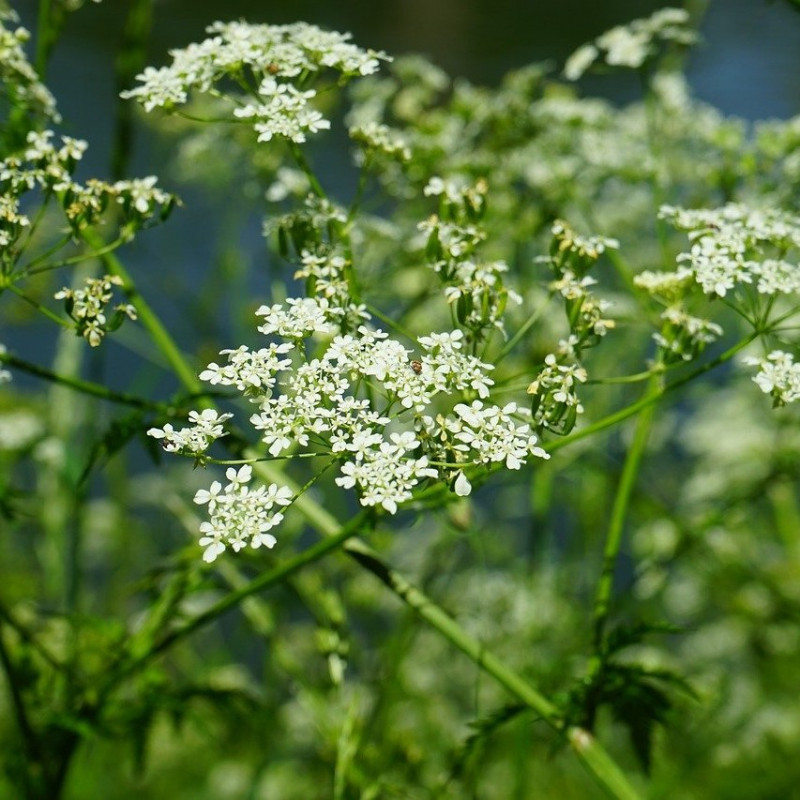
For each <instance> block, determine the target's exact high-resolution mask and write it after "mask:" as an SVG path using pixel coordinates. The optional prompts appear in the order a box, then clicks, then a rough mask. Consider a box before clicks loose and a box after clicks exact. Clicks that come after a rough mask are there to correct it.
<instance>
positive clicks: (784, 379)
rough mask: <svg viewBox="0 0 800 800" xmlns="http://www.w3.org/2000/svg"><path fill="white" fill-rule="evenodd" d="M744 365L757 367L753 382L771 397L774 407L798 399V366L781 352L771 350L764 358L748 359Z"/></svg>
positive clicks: (788, 354) (792, 359)
mask: <svg viewBox="0 0 800 800" xmlns="http://www.w3.org/2000/svg"><path fill="white" fill-rule="evenodd" d="M744 363H745V364H748V365H750V366H756V367H758V368H759V369H758V373H757V374H756V375H755V377H754V378H753V382H754V383H755V384H756V385H757V386H758V388H759V389H761V391H762V392H764V394H768V395H770V396H771V397H772V402H773V405H774V406H775V407H779V406H784V405H787V404H788V403H794V402H795V401H796V400H797V399H798V398H800V364H797V363H795V360H794V356H792V354H791V353H786V352H784V351H783V350H773V351H772V352H771V353H770V354H769V355H768V356H767V357H766V358H755V357H748V358H745V359H744Z"/></svg>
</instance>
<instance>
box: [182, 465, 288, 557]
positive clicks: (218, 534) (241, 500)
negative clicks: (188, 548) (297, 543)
mask: <svg viewBox="0 0 800 800" xmlns="http://www.w3.org/2000/svg"><path fill="white" fill-rule="evenodd" d="M252 475H253V468H252V467H251V466H250V465H248V464H246V465H245V466H243V467H241V468H240V469H239V470H235V469H233V468H231V469H228V470H227V471H226V472H225V477H226V478H227V479H228V483H227V485H226V486H225V488H224V489H223V487H222V484H221V483H220V482H219V481H214V482H213V483H212V484H211V486H210V487H209V488H208V489H201V490H200V491H198V492H197V494H195V496H194V502H195V503H197V504H198V505H204V506H206V507H207V509H208V514H209V517H210V519H209V520H208V521H206V522H202V523H201V524H200V534H201V537H200V546H201V547H204V548H205V550H204V552H203V560H204V561H206V562H208V563H210V562H212V561H214V559H216V557H217V556H218V555H220V554H221V553H224V552H225V549H226V548H227V547H231V548H232V549H233V551H234V552H238V551H239V550H241V549H243V548H244V547H247V546H248V545H249V546H250V547H252V548H253V549H257V548H259V547H262V546H264V547H269V548H271V547H274V546H275V544H276V542H277V540H276V539H275V537H274V536H273V535H272V534H271V533H269V531H270V530H271V529H272V528H274V527H275V526H276V525H278V524H280V522H281V521H282V520H283V514H282V513H281V512H280V511H276V510H275V509H276V508H280V507H284V506H288V505H290V504H291V502H292V492H291V490H290V489H288V488H287V487H285V486H278V485H277V484H275V483H272V484H270V485H269V486H257V487H256V488H254V489H251V487H250V486H248V484H249V482H250V480H251V478H252Z"/></svg>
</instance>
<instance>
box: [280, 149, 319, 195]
mask: <svg viewBox="0 0 800 800" xmlns="http://www.w3.org/2000/svg"><path fill="white" fill-rule="evenodd" d="M288 145H289V152H290V153H291V154H292V158H294V160H295V162H296V163H297V166H298V167H300V169H301V170H302V171H303V173H304V174H305V176H306V178H308V183H309V185H310V186H311V190H312V191H313V192H314V194H315V195H316V196H317V197H322V198H323V199H324V198H326V197H327V195H326V194H325V190H324V189H323V188H322V184H321V183H320V182H319V181H318V180H317V176H316V175H315V174H314V170H313V169H311V165H310V164H309V163H308V161H307V159H306V157H305V155H304V154H303V150H302V148H301V147H299V146H298V145H297V144H296V143H295V142H291V141H290V142H288Z"/></svg>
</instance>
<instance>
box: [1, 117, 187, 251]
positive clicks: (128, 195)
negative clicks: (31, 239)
mask: <svg viewBox="0 0 800 800" xmlns="http://www.w3.org/2000/svg"><path fill="white" fill-rule="evenodd" d="M54 137H55V134H54V133H53V132H52V131H49V130H45V131H31V132H30V133H28V135H27V139H26V144H25V148H24V149H23V150H22V152H21V153H20V154H19V155H12V156H9V157H7V158H5V159H3V160H2V161H0V243H2V244H3V245H4V246H5V247H9V246H10V245H12V244H13V243H14V242H16V241H17V240H18V238H19V236H20V235H21V233H22V231H23V230H24V229H25V228H27V227H28V226H29V225H30V220H29V219H28V217H27V216H25V215H24V214H20V213H19V205H20V198H21V197H22V196H23V195H24V194H26V193H27V192H29V191H32V190H34V189H37V188H38V189H39V190H40V191H42V192H43V193H45V194H46V195H47V196H54V197H55V198H56V199H57V200H58V202H59V203H60V205H61V207H62V210H63V212H64V214H65V216H66V218H67V221H68V223H69V225H70V227H71V228H72V230H73V231H74V232H76V233H77V232H78V231H80V230H81V229H83V228H84V227H86V226H87V225H92V224H95V223H96V222H97V221H98V220H99V217H100V215H101V214H102V213H103V212H104V211H105V210H106V209H107V208H108V205H109V203H110V202H112V201H114V202H116V203H117V204H118V205H119V206H120V207H121V209H122V211H123V213H124V215H125V221H126V223H128V224H129V225H132V226H133V227H141V226H142V225H144V224H145V223H146V222H147V221H149V220H150V219H151V218H153V217H154V216H156V214H159V215H160V216H161V217H162V218H163V217H165V216H166V215H167V214H168V213H169V211H170V210H171V208H172V206H173V204H174V203H175V198H174V197H173V196H172V195H170V194H167V193H166V192H164V191H162V190H161V189H159V188H158V187H157V186H156V185H155V184H156V178H154V177H152V176H151V177H148V178H143V179H134V180H126V181H117V182H116V183H114V184H109V183H106V182H105V181H99V180H95V179H91V178H90V179H89V180H88V181H86V184H85V185H84V184H80V183H78V182H77V181H75V180H74V179H73V178H72V173H73V172H74V171H75V168H76V166H77V164H78V162H79V161H80V160H81V158H82V157H83V154H84V152H85V151H86V147H87V145H86V142H84V141H81V140H79V139H73V138H71V137H69V136H62V137H60V139H61V141H60V144H58V145H57V144H56V143H55V141H54ZM11 255H12V253H10V252H7V253H6V255H5V256H4V257H10V256H11Z"/></svg>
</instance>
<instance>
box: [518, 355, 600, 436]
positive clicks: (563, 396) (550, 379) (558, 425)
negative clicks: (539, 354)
mask: <svg viewBox="0 0 800 800" xmlns="http://www.w3.org/2000/svg"><path fill="white" fill-rule="evenodd" d="M588 377H589V376H588V374H587V372H586V370H585V369H584V368H583V367H581V366H580V365H579V364H577V363H569V364H560V363H559V362H558V355H557V354H556V353H549V354H548V355H547V356H546V357H545V360H544V367H543V368H542V370H541V371H540V372H539V374H538V375H537V376H536V380H534V381H533V382H532V383H531V384H530V386H528V394H529V395H531V396H532V406H531V412H532V414H533V421H534V425H535V426H536V427H537V428H538V429H542V430H547V431H550V432H551V433H556V434H566V433H569V432H570V431H571V430H572V429H573V428H574V427H575V423H576V421H577V418H578V415H579V414H582V413H583V406H582V405H581V402H580V399H579V398H578V395H577V393H576V391H575V389H576V387H577V385H578V384H579V383H586V380H587V379H588Z"/></svg>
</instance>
